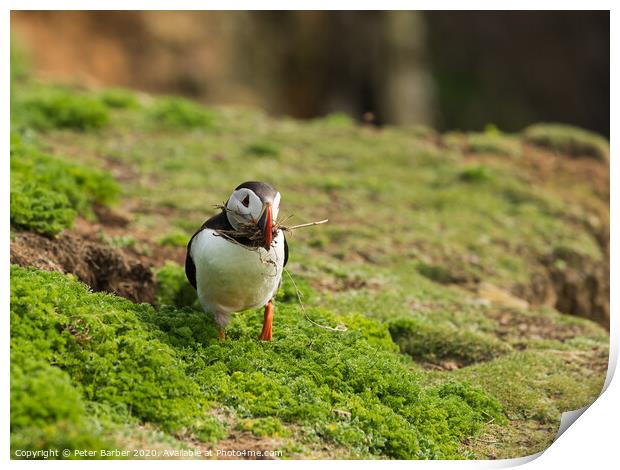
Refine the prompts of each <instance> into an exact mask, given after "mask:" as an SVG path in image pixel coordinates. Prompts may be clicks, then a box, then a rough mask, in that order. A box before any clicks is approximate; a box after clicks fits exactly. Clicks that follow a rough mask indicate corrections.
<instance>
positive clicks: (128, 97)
mask: <svg viewBox="0 0 620 470" xmlns="http://www.w3.org/2000/svg"><path fill="white" fill-rule="evenodd" d="M100 96H101V101H102V102H103V103H104V104H105V105H106V106H108V107H109V108H115V109H127V108H135V107H136V106H138V100H137V99H136V96H135V94H134V93H132V92H131V91H129V90H123V89H119V88H116V89H115V88H109V89H106V90H104V91H103V92H102V93H101V95H100Z"/></svg>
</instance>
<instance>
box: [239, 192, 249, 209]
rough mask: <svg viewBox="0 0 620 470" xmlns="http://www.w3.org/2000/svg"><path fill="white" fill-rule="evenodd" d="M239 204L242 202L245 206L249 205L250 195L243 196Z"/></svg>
mask: <svg viewBox="0 0 620 470" xmlns="http://www.w3.org/2000/svg"><path fill="white" fill-rule="evenodd" d="M241 204H243V205H244V206H245V207H250V195H249V194H246V195H245V197H244V198H243V201H241Z"/></svg>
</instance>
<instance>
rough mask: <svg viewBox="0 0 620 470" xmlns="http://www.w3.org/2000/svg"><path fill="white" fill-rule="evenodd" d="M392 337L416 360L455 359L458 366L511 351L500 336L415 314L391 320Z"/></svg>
mask: <svg viewBox="0 0 620 470" xmlns="http://www.w3.org/2000/svg"><path fill="white" fill-rule="evenodd" d="M389 329H390V334H391V335H392V338H393V339H394V341H395V342H396V344H398V345H399V346H400V350H401V351H402V352H403V353H406V354H409V355H410V356H411V357H413V358H414V359H415V360H416V361H425V362H434V363H437V362H440V361H446V360H449V361H454V362H455V363H456V364H458V365H469V364H473V363H476V362H484V361H490V360H491V359H494V358H496V357H498V356H500V355H502V354H505V353H507V352H508V351H510V350H511V348H510V346H508V345H506V344H505V343H503V342H502V341H499V340H498V339H497V338H495V337H493V336H490V335H487V334H484V333H477V332H475V331H467V330H463V329H462V328H456V327H455V326H452V325H447V324H444V323H436V322H430V321H428V320H420V319H417V318H412V317H403V318H397V319H395V320H391V321H390V322H389Z"/></svg>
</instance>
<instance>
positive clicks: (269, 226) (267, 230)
mask: <svg viewBox="0 0 620 470" xmlns="http://www.w3.org/2000/svg"><path fill="white" fill-rule="evenodd" d="M263 240H264V242H265V244H264V245H263V248H265V250H267V251H269V248H271V242H272V241H273V220H272V218H271V204H269V203H268V204H266V206H265V224H264V225H263Z"/></svg>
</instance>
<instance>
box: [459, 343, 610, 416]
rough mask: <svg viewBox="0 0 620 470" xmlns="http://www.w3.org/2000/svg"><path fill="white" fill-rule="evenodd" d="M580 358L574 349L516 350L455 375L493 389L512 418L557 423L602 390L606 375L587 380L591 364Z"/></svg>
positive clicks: (488, 389) (590, 372)
mask: <svg viewBox="0 0 620 470" xmlns="http://www.w3.org/2000/svg"><path fill="white" fill-rule="evenodd" d="M580 357H583V356H582V355H580V354H579V353H575V352H574V351H570V350H565V351H558V350H539V351H524V352H513V353H511V354H507V355H505V356H503V357H500V358H498V359H497V360H495V361H492V362H489V363H486V364H477V365H473V366H471V367H467V368H464V369H459V370H458V371H455V372H454V378H456V379H459V380H471V381H472V382H475V383H477V384H479V385H480V386H482V387H484V389H485V390H487V391H489V392H491V393H492V394H493V395H494V396H496V397H497V398H498V399H499V401H500V402H501V403H502V405H503V407H504V410H505V412H506V414H507V416H508V418H509V419H511V420H522V419H534V420H536V421H538V422H540V423H549V424H554V425H557V423H558V422H559V419H560V415H561V413H562V412H564V411H568V410H575V409H578V408H581V407H583V406H585V405H587V404H589V403H592V401H593V400H594V399H595V398H596V397H597V396H598V394H599V393H600V391H601V387H602V385H603V381H604V375H601V376H598V377H597V379H596V380H587V378H588V377H590V376H591V375H592V371H591V370H589V369H590V367H591V366H588V365H586V364H580V359H579V358H580ZM567 359H570V360H567ZM584 366H585V368H584Z"/></svg>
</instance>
